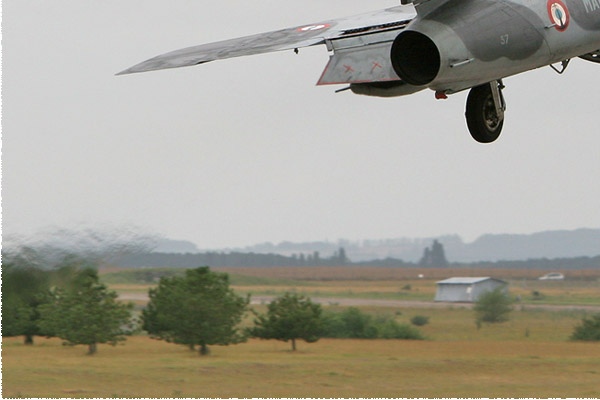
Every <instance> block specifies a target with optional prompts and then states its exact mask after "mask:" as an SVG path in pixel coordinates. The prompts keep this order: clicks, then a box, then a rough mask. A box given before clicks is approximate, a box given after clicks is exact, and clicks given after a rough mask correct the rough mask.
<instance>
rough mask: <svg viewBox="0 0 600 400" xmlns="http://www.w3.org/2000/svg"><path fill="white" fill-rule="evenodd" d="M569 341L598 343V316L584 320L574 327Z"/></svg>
mask: <svg viewBox="0 0 600 400" xmlns="http://www.w3.org/2000/svg"><path fill="white" fill-rule="evenodd" d="M571 340H583V341H600V314H596V315H592V317H590V318H584V319H583V320H582V321H581V324H580V325H578V326H576V327H575V330H574V331H573V334H572V335H571Z"/></svg>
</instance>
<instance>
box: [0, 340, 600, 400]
mask: <svg viewBox="0 0 600 400" xmlns="http://www.w3.org/2000/svg"><path fill="white" fill-rule="evenodd" d="M2 347H3V350H2V352H3V388H2V395H3V397H598V396H600V386H599V385H598V382H600V346H598V345H597V344H594V343H570V342H556V341H544V340H535V341H533V340H518V341H497V340H492V341H490V340H482V341H470V340H469V341H461V340H459V341H396V340H390V341H386V340H377V341H374V340H342V339H337V340H323V339H322V340H320V341H319V342H317V343H314V344H310V345H309V344H304V343H300V348H299V349H300V350H299V351H297V352H296V353H292V352H290V351H288V344H286V343H282V342H276V341H256V340H252V341H250V342H248V343H245V344H240V345H236V346H228V347H212V355H210V356H208V357H200V356H199V355H197V353H195V352H191V351H190V350H188V349H186V348H185V347H182V346H176V345H172V344H168V343H163V342H157V341H153V340H151V339H148V338H146V337H141V336H138V337H133V338H130V339H129V340H128V341H127V343H126V344H125V345H122V346H117V347H110V346H100V350H99V353H98V354H97V355H95V356H86V355H84V349H83V348H82V347H78V348H77V347H76V348H70V347H63V346H61V345H60V341H59V340H56V339H53V340H38V343H37V344H36V345H35V347H26V346H24V345H22V344H21V342H20V340H18V339H8V340H6V339H5V340H3V343H2Z"/></svg>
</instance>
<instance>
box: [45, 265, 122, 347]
mask: <svg viewBox="0 0 600 400" xmlns="http://www.w3.org/2000/svg"><path fill="white" fill-rule="evenodd" d="M63 272H64V270H63ZM132 309H133V303H121V302H119V301H117V293H116V292H114V291H110V290H108V289H107V287H106V286H105V285H104V284H101V283H100V282H99V278H98V273H97V272H96V270H95V269H92V268H84V269H81V270H77V271H74V272H73V276H72V277H71V279H70V280H69V281H68V284H65V285H64V286H60V287H56V288H54V289H53V290H52V300H51V302H50V303H48V304H44V305H42V306H41V307H40V327H41V329H42V331H44V332H45V333H47V334H51V335H53V336H56V337H59V338H61V339H63V340H65V344H68V345H71V346H74V345H79V344H83V345H87V346H88V354H90V355H92V354H95V353H96V352H97V345H98V343H109V344H111V345H113V346H114V345H116V344H117V343H118V342H120V341H123V340H125V336H126V335H128V334H130V333H131V332H132V330H133V326H132V320H131V310H132Z"/></svg>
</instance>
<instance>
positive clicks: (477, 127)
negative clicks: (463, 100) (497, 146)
mask: <svg viewBox="0 0 600 400" xmlns="http://www.w3.org/2000/svg"><path fill="white" fill-rule="evenodd" d="M502 89H504V85H503V84H502V81H494V82H490V83H486V84H485V85H481V86H476V87H474V88H472V89H471V91H470V92H469V96H468V98H467V110H466V112H465V116H466V118H467V126H468V127H469V132H470V133H471V136H473V139H475V140H476V141H478V142H479V143H492V142H494V141H495V140H496V139H498V137H499V136H500V133H501V132H502V126H503V125H504V111H505V110H506V103H505V102H504V97H503V96H502Z"/></svg>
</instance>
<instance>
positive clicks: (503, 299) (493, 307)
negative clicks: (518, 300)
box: [474, 288, 513, 326]
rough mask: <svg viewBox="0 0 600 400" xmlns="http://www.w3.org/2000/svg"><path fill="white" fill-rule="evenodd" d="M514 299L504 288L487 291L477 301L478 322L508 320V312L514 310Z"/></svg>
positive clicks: (475, 308)
mask: <svg viewBox="0 0 600 400" xmlns="http://www.w3.org/2000/svg"><path fill="white" fill-rule="evenodd" d="M512 309H513V308H512V300H511V299H510V297H508V295H507V294H506V293H505V292H504V290H503V289H502V288H497V289H495V290H492V291H490V292H486V293H484V294H482V295H481V296H480V297H479V300H477V302H476V303H475V307H474V310H475V314H476V317H475V319H476V322H477V324H478V326H480V324H481V323H482V322H489V323H498V322H504V321H508V314H509V313H510V312H511V311H512Z"/></svg>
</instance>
